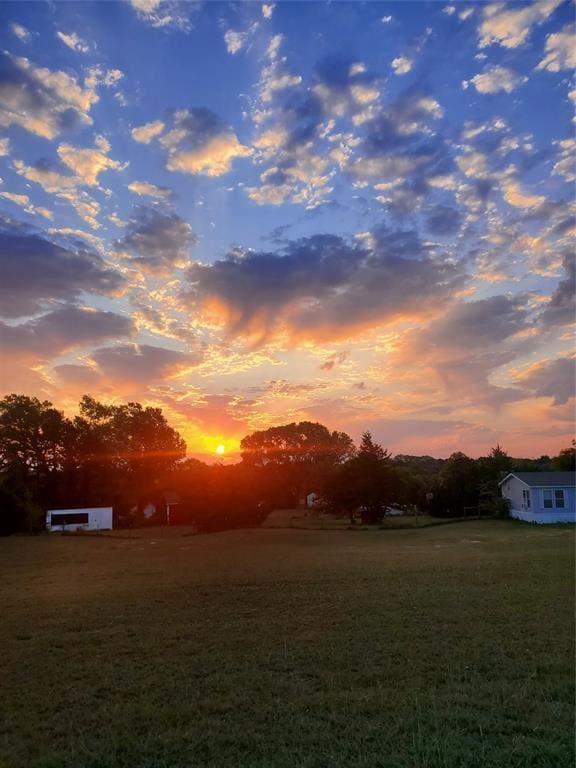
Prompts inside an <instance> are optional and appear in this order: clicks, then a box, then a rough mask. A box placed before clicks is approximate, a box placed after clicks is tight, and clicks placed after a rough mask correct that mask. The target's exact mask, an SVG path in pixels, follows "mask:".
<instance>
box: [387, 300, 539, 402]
mask: <svg viewBox="0 0 576 768" xmlns="http://www.w3.org/2000/svg"><path fill="white" fill-rule="evenodd" d="M529 317H530V310H529V307H528V303H527V296H523V295H517V296H514V297H511V296H504V295H497V296H491V297H489V298H487V299H480V300H477V301H460V302H456V303H454V304H453V305H452V306H451V307H449V309H448V310H447V312H445V314H444V315H443V316H441V317H440V318H438V319H437V320H434V321H433V322H432V323H431V324H430V325H429V326H428V328H427V329H424V330H419V331H417V332H414V333H412V334H411V335H410V336H409V337H408V339H407V341H406V342H405V344H404V349H403V351H402V352H401V353H400V362H401V363H404V364H409V363H410V361H414V360H417V361H419V363H421V364H424V365H426V366H429V367H430V368H431V369H432V370H433V371H434V372H435V374H436V376H437V377H438V379H439V381H440V382H442V384H443V387H444V389H445V391H446V394H447V395H448V396H452V397H457V398H459V399H460V402H461V404H462V405H464V404H467V403H485V404H490V405H499V404H502V403H504V402H509V401H511V400H518V399H520V398H522V397H524V393H523V392H522V391H521V390H518V389H516V388H513V387H505V386H496V385H494V384H493V383H491V381H490V379H491V376H492V374H493V373H494V372H495V371H496V370H497V369H498V368H500V367H501V366H503V365H505V364H507V363H509V362H511V361H512V360H513V359H514V358H515V357H516V356H517V355H518V354H519V353H520V352H521V351H525V350H526V349H528V348H529V347H530V344H532V343H533V342H532V341H531V340H530V339H529V338H526V337H524V336H523V335H522V332H524V331H525V330H526V328H527V327H528V326H529V323H530V320H529Z"/></svg>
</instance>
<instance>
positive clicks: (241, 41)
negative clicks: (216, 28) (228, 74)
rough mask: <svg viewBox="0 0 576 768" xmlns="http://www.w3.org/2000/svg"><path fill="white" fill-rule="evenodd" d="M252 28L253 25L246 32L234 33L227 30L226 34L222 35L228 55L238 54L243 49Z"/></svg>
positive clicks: (231, 30)
mask: <svg viewBox="0 0 576 768" xmlns="http://www.w3.org/2000/svg"><path fill="white" fill-rule="evenodd" d="M254 28H255V25H252V27H250V29H249V30H248V31H247V32H235V31H234V30H233V29H229V30H227V32H225V33H224V42H225V43H226V50H227V51H228V53H231V54H232V55H234V54H236V53H239V52H240V51H241V50H242V48H245V47H246V45H247V44H248V41H249V39H250V35H251V33H252V31H253V30H254Z"/></svg>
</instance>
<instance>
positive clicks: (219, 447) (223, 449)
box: [216, 444, 226, 456]
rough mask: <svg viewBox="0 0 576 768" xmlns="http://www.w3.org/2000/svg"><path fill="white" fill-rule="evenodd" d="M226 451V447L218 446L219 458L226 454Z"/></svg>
mask: <svg viewBox="0 0 576 768" xmlns="http://www.w3.org/2000/svg"><path fill="white" fill-rule="evenodd" d="M225 450H226V447H225V446H224V445H222V444H220V445H217V446H216V453H217V454H218V455H219V456H222V454H223V453H224V452H225Z"/></svg>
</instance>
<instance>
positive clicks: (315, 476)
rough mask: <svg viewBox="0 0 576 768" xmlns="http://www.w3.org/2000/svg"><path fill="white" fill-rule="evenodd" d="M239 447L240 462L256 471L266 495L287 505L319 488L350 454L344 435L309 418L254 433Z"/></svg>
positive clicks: (350, 441) (352, 447)
mask: <svg viewBox="0 0 576 768" xmlns="http://www.w3.org/2000/svg"><path fill="white" fill-rule="evenodd" d="M240 447H241V451H242V461H243V463H244V464H245V465H246V466H247V467H252V468H256V469H258V470H259V472H258V477H259V479H260V482H261V483H262V488H263V490H264V491H265V492H266V495H267V496H268V498H272V499H274V500H275V501H276V502H278V501H280V500H282V499H283V500H285V502H287V503H290V504H295V503H297V502H298V499H299V497H300V495H301V494H303V493H306V492H307V491H308V490H311V489H312V487H314V486H317V487H319V486H320V484H321V483H322V482H323V479H324V478H325V477H326V475H327V474H328V472H329V470H330V469H331V468H332V467H334V466H337V465H338V464H341V463H342V462H343V461H345V460H346V459H348V458H350V457H351V456H353V455H354V443H353V441H352V439H351V438H350V437H349V436H348V435H347V434H345V433H344V432H330V431H329V430H328V429H327V428H326V427H325V426H324V425H322V424H318V423H313V422H310V421H301V422H300V423H298V424H295V423H292V424H285V425H283V426H280V427H270V428H269V429H266V430H261V431H258V432H254V433H252V434H251V435H248V436H246V437H245V438H244V439H243V440H242V442H241V443H240Z"/></svg>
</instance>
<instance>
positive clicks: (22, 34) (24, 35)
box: [10, 21, 32, 43]
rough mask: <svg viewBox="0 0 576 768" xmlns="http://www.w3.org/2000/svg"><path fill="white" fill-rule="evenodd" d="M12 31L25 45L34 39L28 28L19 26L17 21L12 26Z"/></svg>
mask: <svg viewBox="0 0 576 768" xmlns="http://www.w3.org/2000/svg"><path fill="white" fill-rule="evenodd" d="M10 31H11V32H12V34H13V35H16V37H17V38H18V40H21V41H22V42H23V43H27V42H28V41H29V40H30V38H31V37H32V35H31V34H30V32H28V30H27V29H26V27H23V26H22V24H17V23H16V22H15V21H14V22H12V23H11V24H10Z"/></svg>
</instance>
